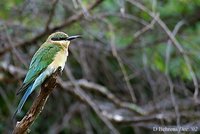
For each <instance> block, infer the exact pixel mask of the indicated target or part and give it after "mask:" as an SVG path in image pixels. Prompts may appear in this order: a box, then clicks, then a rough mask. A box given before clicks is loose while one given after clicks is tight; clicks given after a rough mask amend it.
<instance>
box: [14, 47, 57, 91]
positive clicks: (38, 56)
mask: <svg viewBox="0 0 200 134" xmlns="http://www.w3.org/2000/svg"><path fill="white" fill-rule="evenodd" d="M60 49H61V46H58V45H56V44H51V43H45V44H43V45H42V46H41V47H40V48H39V49H38V51H37V52H36V53H35V54H34V56H33V58H32V60H31V63H30V67H29V70H28V72H27V74H26V77H25V79H24V82H23V85H22V87H21V88H20V89H19V90H18V92H17V94H19V93H21V92H22V91H24V90H25V89H27V87H28V86H29V85H30V84H32V83H33V82H34V81H35V79H36V78H37V77H38V76H39V75H40V74H41V73H42V72H43V71H44V70H45V69H46V68H47V67H48V65H49V64H51V62H52V61H53V59H54V56H55V54H56V53H57V52H58V51H59V50H60Z"/></svg>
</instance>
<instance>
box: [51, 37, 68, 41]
mask: <svg viewBox="0 0 200 134" xmlns="http://www.w3.org/2000/svg"><path fill="white" fill-rule="evenodd" d="M66 39H67V38H66V37H53V38H51V40H53V41H59V40H66Z"/></svg>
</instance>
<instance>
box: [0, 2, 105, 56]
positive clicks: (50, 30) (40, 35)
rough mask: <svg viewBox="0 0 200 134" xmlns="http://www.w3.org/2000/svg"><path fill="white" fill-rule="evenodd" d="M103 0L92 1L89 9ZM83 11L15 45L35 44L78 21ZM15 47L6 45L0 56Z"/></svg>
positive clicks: (15, 46)
mask: <svg viewBox="0 0 200 134" xmlns="http://www.w3.org/2000/svg"><path fill="white" fill-rule="evenodd" d="M101 2H103V0H96V1H95V2H94V3H92V4H91V5H89V6H88V8H87V10H88V11H90V10H92V9H94V8H95V7H97V6H98V5H99V4H100V3H101ZM83 16H84V15H83V13H82V11H80V12H78V13H77V14H74V15H72V16H71V17H69V18H68V19H67V20H66V21H64V22H63V23H61V24H60V25H58V26H55V27H52V28H48V29H44V30H43V32H41V33H38V34H37V35H36V36H35V37H33V38H32V39H28V40H26V41H24V42H21V43H18V44H15V45H14V46H13V47H14V48H17V47H22V46H26V45H30V44H33V43H34V42H37V41H38V40H40V39H41V38H43V37H44V36H46V35H48V34H50V33H53V32H55V31H57V30H59V29H62V28H64V27H67V26H69V25H71V24H73V23H75V22H77V21H78V20H80V19H82V18H83ZM6 46H7V45H6ZM13 47H6V48H4V49H3V50H1V51H0V56H2V55H3V54H4V53H6V52H7V51H11V50H12V49H13Z"/></svg>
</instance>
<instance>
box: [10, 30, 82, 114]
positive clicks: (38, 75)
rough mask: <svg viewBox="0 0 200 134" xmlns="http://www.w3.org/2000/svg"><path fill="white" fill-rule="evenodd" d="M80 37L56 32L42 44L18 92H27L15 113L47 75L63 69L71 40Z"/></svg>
mask: <svg viewBox="0 0 200 134" xmlns="http://www.w3.org/2000/svg"><path fill="white" fill-rule="evenodd" d="M79 37H80V36H79V35H76V36H68V35H67V34H65V33H63V32H55V33H53V34H51V35H50V36H49V37H48V38H47V40H46V42H45V43H44V44H42V45H41V47H40V48H39V49H38V50H37V52H36V53H35V54H34V56H33V58H32V60H31V63H30V66H29V70H28V72H27V74H26V77H25V79H24V82H23V85H22V87H21V88H20V89H19V90H18V92H17V94H19V93H21V92H22V91H25V94H24V96H23V97H22V99H21V100H20V102H19V105H18V107H17V109H16V112H15V114H16V113H19V112H20V111H21V109H22V107H23V105H24V103H25V102H26V100H27V98H28V97H29V95H30V94H31V93H32V92H33V91H34V90H35V89H37V88H38V87H40V86H41V84H42V83H43V82H44V80H45V79H46V78H47V77H49V76H50V75H51V74H53V73H54V72H55V71H56V70H57V69H58V68H59V67H61V70H63V68H64V66H65V62H66V60H67V56H68V47H69V44H70V41H71V40H73V39H76V38H79ZM15 114H14V116H15Z"/></svg>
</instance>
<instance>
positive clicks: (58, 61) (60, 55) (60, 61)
mask: <svg viewBox="0 0 200 134" xmlns="http://www.w3.org/2000/svg"><path fill="white" fill-rule="evenodd" d="M67 56H68V50H61V51H59V52H57V54H56V55H55V57H54V60H53V62H52V63H51V64H50V65H49V66H48V68H51V69H54V70H55V71H56V69H57V68H58V67H61V69H62V70H63V68H64V66H65V62H66V60H67Z"/></svg>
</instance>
